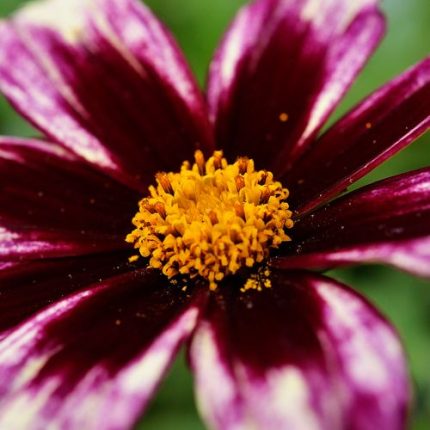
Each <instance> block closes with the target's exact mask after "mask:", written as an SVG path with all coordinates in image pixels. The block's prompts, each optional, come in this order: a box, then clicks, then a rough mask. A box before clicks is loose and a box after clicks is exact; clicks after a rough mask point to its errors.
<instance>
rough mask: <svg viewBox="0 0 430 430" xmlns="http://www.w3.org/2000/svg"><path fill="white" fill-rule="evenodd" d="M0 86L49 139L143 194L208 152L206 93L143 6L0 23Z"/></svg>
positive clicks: (23, 16)
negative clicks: (156, 179) (198, 151)
mask: <svg viewBox="0 0 430 430" xmlns="http://www.w3.org/2000/svg"><path fill="white" fill-rule="evenodd" d="M0 52H1V55H0V89H1V91H2V92H3V93H4V94H5V95H6V97H7V98H8V99H9V100H10V101H11V102H12V103H13V104H14V106H15V107H16V108H17V109H18V111H19V112H21V113H22V114H23V115H25V116H26V117H27V118H28V119H29V120H30V121H31V122H32V123H33V124H34V125H35V126H36V127H38V128H39V129H40V130H42V132H44V133H45V134H46V135H48V136H49V137H50V138H51V139H53V140H55V141H57V142H59V143H61V144H63V145H65V146H66V147H67V148H69V149H71V150H73V151H74V152H75V153H77V154H79V155H80V156H82V157H84V158H85V159H86V160H88V161H90V162H91V163H94V164H95V165H96V166H97V167H98V168H100V169H103V170H105V171H108V172H110V174H112V175H114V176H115V177H117V178H119V179H120V180H121V181H123V182H125V183H127V184H129V185H130V186H132V187H134V188H138V189H140V190H144V189H145V186H144V185H145V184H147V183H148V181H150V180H152V177H153V175H154V173H155V172H156V171H157V170H163V169H168V170H171V169H175V170H176V169H177V168H178V167H179V166H180V163H181V162H182V161H183V160H184V158H189V157H191V156H192V154H193V151H194V149H195V148H197V147H202V148H206V149H207V148H211V142H210V139H211V137H210V133H211V132H210V127H209V124H208V120H207V115H206V111H205V106H204V102H203V98H202V95H201V94H200V91H199V89H198V88H197V84H196V83H195V81H194V79H193V78H192V76H191V74H190V72H189V69H188V66H187V65H186V64H185V60H184V58H183V56H182V54H181V53H180V51H179V49H178V47H177V45H176V43H175V42H174V41H173V40H172V37H171V36H170V34H169V33H168V32H167V31H166V29H165V28H164V27H163V26H162V25H161V24H160V22H159V21H158V20H157V19H156V18H155V17H154V16H153V15H152V14H151V12H150V11H149V10H148V9H147V8H146V7H145V6H143V5H142V4H141V2H140V1H138V0H95V1H92V2H88V1H86V0H78V1H70V0H49V1H45V2H39V3H36V4H34V5H30V6H27V7H25V8H24V9H23V10H22V11H21V12H19V13H18V14H17V15H16V16H15V17H13V18H12V19H11V20H9V21H5V22H3V23H2V24H1V26H0Z"/></svg>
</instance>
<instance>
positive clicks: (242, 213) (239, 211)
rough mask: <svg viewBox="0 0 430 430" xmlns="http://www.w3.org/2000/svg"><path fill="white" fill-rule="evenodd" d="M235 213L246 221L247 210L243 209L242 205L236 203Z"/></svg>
mask: <svg viewBox="0 0 430 430" xmlns="http://www.w3.org/2000/svg"><path fill="white" fill-rule="evenodd" d="M234 211H235V212H236V215H237V216H240V217H241V218H242V219H243V220H245V209H244V208H243V205H242V203H240V202H234Z"/></svg>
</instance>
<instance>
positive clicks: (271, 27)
mask: <svg viewBox="0 0 430 430" xmlns="http://www.w3.org/2000/svg"><path fill="white" fill-rule="evenodd" d="M378 3H379V2H378V1H377V0H359V1H350V0H339V1H331V0H304V1H281V0H255V1H253V2H252V3H251V4H250V5H248V6H245V7H244V8H243V9H242V10H241V12H240V13H239V15H238V16H237V18H236V20H235V21H234V22H233V24H232V26H231V27H230V29H229V31H228V32H227V34H226V37H225V39H224V41H223V43H222V45H221V47H220V48H219V50H218V52H217V54H216V56H215V58H214V60H213V63H212V65H211V69H210V76H209V86H208V99H209V106H210V110H211V115H212V118H213V120H214V121H215V124H216V133H217V137H218V141H219V143H220V145H221V147H222V148H223V149H225V150H226V153H227V155H229V156H230V157H235V156H237V155H247V156H250V157H253V158H254V159H255V160H256V161H257V163H258V166H259V167H263V168H270V169H271V170H274V171H275V173H276V174H278V175H279V174H282V173H284V172H285V171H286V170H288V169H289V168H290V167H291V166H292V165H293V163H294V161H295V160H296V159H297V158H298V156H299V155H300V154H301V153H302V152H303V151H304V149H305V148H306V147H307V146H308V144H309V143H310V142H311V141H312V140H313V138H314V136H315V134H316V133H317V132H318V130H319V129H320V128H321V127H322V125H323V124H324V122H325V120H326V119H327V117H328V115H329V114H330V113H331V112H332V110H333V109H334V108H335V107H336V105H337V103H338V102H339V100H340V98H341V97H342V96H343V94H344V93H345V91H346V90H347V89H348V87H349V86H350V84H351V82H352V81H353V80H354V78H355V76H356V74H357V73H358V72H359V70H360V69H361V68H362V66H363V65H364V63H365V62H366V60H367V58H368V57H369V56H370V54H371V53H372V52H373V50H374V48H375V47H376V45H377V44H378V42H379V40H380V39H381V36H382V33H383V30H384V20H383V17H382V16H381V14H380V11H379V9H378Z"/></svg>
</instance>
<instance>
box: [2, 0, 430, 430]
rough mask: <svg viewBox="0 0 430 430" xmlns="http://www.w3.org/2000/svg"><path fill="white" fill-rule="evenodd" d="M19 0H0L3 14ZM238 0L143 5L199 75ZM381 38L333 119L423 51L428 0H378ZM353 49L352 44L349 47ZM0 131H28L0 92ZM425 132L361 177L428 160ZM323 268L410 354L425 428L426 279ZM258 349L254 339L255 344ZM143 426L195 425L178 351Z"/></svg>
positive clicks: (419, 420)
mask: <svg viewBox="0 0 430 430" xmlns="http://www.w3.org/2000/svg"><path fill="white" fill-rule="evenodd" d="M23 3H25V2H24V1H22V0H21V1H20V0H1V2H0V15H1V16H5V15H7V14H8V13H10V12H11V11H13V10H14V9H15V8H16V7H18V6H20V5H22V4H23ZM244 3H245V2H244V0H216V1H213V0H185V1H182V2H179V1H177V0H148V1H147V4H148V5H149V6H150V7H152V8H153V10H154V11H155V13H156V14H157V15H158V16H159V17H160V18H161V19H162V20H163V21H164V22H165V23H166V24H167V25H168V26H169V27H170V28H171V29H172V31H173V33H174V34H175V36H176V37H177V39H178V41H179V43H180V44H181V46H182V47H183V49H184V51H185V53H186V55H187V57H188V59H189V61H190V63H191V66H192V68H193V69H194V71H195V72H196V74H197V76H198V79H199V82H200V83H202V84H203V83H204V79H205V73H206V70H207V67H208V64H209V61H210V58H211V55H212V53H213V50H214V49H215V47H216V45H217V43H218V41H219V39H220V37H221V36H222V33H223V30H224V29H225V27H226V25H227V24H228V22H229V21H230V20H231V18H232V17H233V15H234V13H235V12H236V11H237V9H238V7H239V6H240V5H241V4H244ZM383 9H384V11H385V13H386V15H387V19H388V32H387V37H386V38H385V40H384V42H383V43H382V45H381V47H380V48H379V49H378V51H377V53H376V55H375V56H374V57H373V58H372V59H371V61H370V62H369V64H368V66H367V67H366V68H365V70H364V72H363V73H362V74H361V76H360V77H359V79H358V80H357V82H356V83H355V84H354V86H353V87H352V89H351V91H350V92H349V94H348V95H347V97H346V98H345V100H344V102H343V103H342V104H341V106H340V107H339V109H338V110H337V111H336V112H335V114H334V115H333V118H332V120H331V121H333V119H335V118H337V117H339V115H341V114H342V113H343V112H345V111H346V110H347V109H349V108H350V107H351V106H353V105H354V104H355V103H356V102H357V101H358V100H360V99H361V98H363V97H364V96H365V95H366V94H368V93H369V92H370V91H372V90H373V89H375V88H376V87H378V86H379V85H381V84H383V83H384V82H386V81H387V80H389V79H391V78H393V77H394V76H396V75H397V74H399V73H401V72H402V71H403V70H404V69H406V68H407V67H409V66H410V65H412V64H414V63H416V62H417V61H419V60H420V59H421V58H423V57H424V56H426V55H428V53H429V51H430V2H429V0H408V1H407V2H405V1H404V0H385V2H383ZM352 49H353V47H352ZM0 132H1V133H2V134H10V135H21V136H28V135H31V134H34V131H33V130H32V129H31V128H30V127H29V126H28V125H26V124H25V123H24V122H23V121H22V120H21V119H20V118H19V117H18V116H17V115H16V114H15V113H14V112H13V111H12V109H11V108H10V107H9V106H8V105H7V103H6V102H5V101H4V100H3V99H0ZM429 143H430V135H429V133H428V134H427V135H426V136H424V137H423V138H421V139H420V140H419V141H417V142H416V143H414V144H412V145H411V146H410V147H409V148H408V149H406V150H404V151H403V152H402V153H401V154H399V155H397V156H396V157H394V158H393V159H391V160H389V161H388V162H386V163H385V164H384V165H383V166H382V167H380V168H378V169H376V171H374V172H372V174H370V175H368V176H367V177H366V178H365V179H364V180H361V181H360V182H359V184H357V185H356V186H359V185H363V184H365V183H368V182H372V181H374V180H377V179H380V178H383V177H386V176H389V175H393V174H396V173H400V172H404V171H407V170H411V169H415V168H419V167H423V166H428V165H430V150H429V148H430V146H429ZM331 275H332V276H334V277H336V278H337V279H340V280H342V281H344V282H346V283H348V284H350V285H353V286H354V287H355V288H357V289H358V290H360V291H361V292H363V293H364V294H365V295H366V296H367V297H369V298H370V300H372V301H373V302H374V303H375V304H376V305H377V306H378V307H379V308H380V309H381V310H382V312H383V313H385V315H387V317H388V318H389V319H390V320H391V321H393V322H394V324H395V326H396V327H397V329H398V330H399V332H400V334H401V336H402V338H403V341H404V343H405V345H406V350H407V352H408V355H409V359H410V366H411V374H412V376H413V379H414V384H415V393H416V395H415V402H414V406H413V410H412V413H411V428H413V429H414V430H428V429H429V428H430V366H429V363H430V358H429V357H430V285H429V283H428V282H425V281H422V280H417V279H415V278H412V277H411V276H409V275H405V274H403V273H399V272H395V271H394V270H391V269H387V268H385V267H379V266H365V267H356V268H352V269H345V270H338V271H333V272H331ZM255 347H256V348H258V347H259V346H258V345H255ZM138 428H139V429H142V430H144V429H146V430H160V429H162V430H170V429H172V430H173V429H175V430H181V429H186V430H194V429H195V430H197V429H203V425H202V423H201V421H200V419H199V418H198V416H197V413H196V409H195V405H194V400H193V394H192V380H191V376H190V374H189V372H188V370H187V369H186V365H185V360H184V358H183V357H182V356H181V357H180V359H178V361H177V362H176V363H175V365H174V366H173V369H172V371H171V373H170V376H169V377H168V378H167V380H166V381H165V382H164V383H163V385H162V387H161V390H160V393H159V395H158V396H157V398H156V399H155V400H154V402H153V404H152V406H151V408H150V409H149V411H148V413H147V415H146V417H145V420H144V421H142V423H141V424H140V425H139V426H138Z"/></svg>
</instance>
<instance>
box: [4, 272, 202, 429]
mask: <svg viewBox="0 0 430 430" xmlns="http://www.w3.org/2000/svg"><path fill="white" fill-rule="evenodd" d="M161 281H162V280H161V278H160V277H159V275H156V274H154V273H152V274H151V273H145V272H143V271H142V272H135V273H129V274H126V275H122V276H119V277H116V278H112V279H110V280H108V281H106V282H105V283H103V284H102V285H101V286H94V287H92V288H89V289H88V290H86V291H83V292H81V293H78V294H76V295H74V296H72V297H70V298H68V299H65V300H63V301H62V302H60V303H57V304H56V305H53V306H51V307H50V308H48V309H47V310H46V311H44V312H41V313H40V314H38V315H37V316H36V317H34V318H33V319H31V320H29V321H28V322H26V323H25V324H23V325H22V326H20V327H19V328H17V329H15V330H14V331H13V332H11V333H10V334H9V335H8V336H7V337H5V338H4V339H3V340H2V341H1V343H0V381H1V382H2V383H1V387H0V427H1V428H10V429H12V428H13V429H26V430H31V429H41V428H57V429H59V428H67V429H100V428H102V429H105V430H118V429H128V428H130V427H131V426H132V425H133V424H134V423H135V421H136V419H137V418H138V416H139V415H140V413H141V412H142V410H143V408H144V406H145V405H146V404H147V402H148V400H149V399H150V398H151V396H152V394H153V391H154V389H155V388H156V386H157V384H158V383H159V381H160V378H161V377H162V376H163V374H164V372H165V370H166V367H167V366H168V365H169V364H170V362H171V360H172V359H173V356H174V355H175V353H176V351H177V349H178V347H179V345H180V343H181V342H182V341H183V340H184V338H186V337H187V336H188V335H189V333H190V331H191V330H192V329H193V327H194V324H195V320H196V317H197V313H198V311H197V308H196V306H195V305H193V304H192V302H191V301H190V297H187V296H186V295H185V294H184V293H182V295H181V293H180V291H179V292H178V291H173V288H166V286H165V285H163V284H162V283H161Z"/></svg>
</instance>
